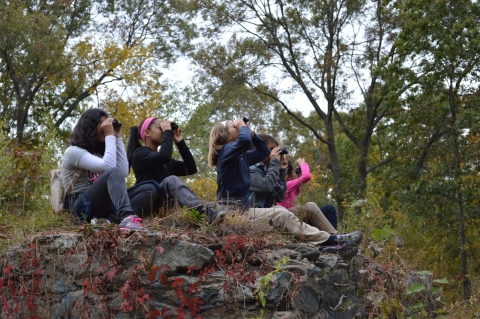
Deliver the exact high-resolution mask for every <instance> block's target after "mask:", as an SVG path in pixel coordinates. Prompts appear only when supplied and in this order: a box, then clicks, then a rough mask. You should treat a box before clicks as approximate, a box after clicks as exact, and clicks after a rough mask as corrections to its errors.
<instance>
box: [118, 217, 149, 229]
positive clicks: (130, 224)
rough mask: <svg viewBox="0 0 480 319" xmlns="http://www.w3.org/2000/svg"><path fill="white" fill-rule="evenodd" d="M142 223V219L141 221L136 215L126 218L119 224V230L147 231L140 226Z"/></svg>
mask: <svg viewBox="0 0 480 319" xmlns="http://www.w3.org/2000/svg"><path fill="white" fill-rule="evenodd" d="M142 222H143V219H141V218H140V217H138V216H137V215H132V216H128V217H127V218H124V219H123V220H122V221H121V222H120V229H121V230H140V231H148V229H146V228H145V227H143V226H142Z"/></svg>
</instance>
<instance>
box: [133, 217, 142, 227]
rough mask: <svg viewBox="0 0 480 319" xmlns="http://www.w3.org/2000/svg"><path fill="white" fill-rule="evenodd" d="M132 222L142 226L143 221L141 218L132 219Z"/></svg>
mask: <svg viewBox="0 0 480 319" xmlns="http://www.w3.org/2000/svg"><path fill="white" fill-rule="evenodd" d="M130 221H131V222H132V223H134V224H135V225H137V226H142V222H143V219H141V218H140V217H130Z"/></svg>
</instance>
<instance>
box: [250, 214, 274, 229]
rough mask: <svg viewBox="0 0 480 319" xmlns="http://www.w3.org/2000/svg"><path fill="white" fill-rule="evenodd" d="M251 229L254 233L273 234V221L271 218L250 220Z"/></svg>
mask: <svg viewBox="0 0 480 319" xmlns="http://www.w3.org/2000/svg"><path fill="white" fill-rule="evenodd" d="M248 224H249V226H248V227H249V228H250V229H251V230H253V231H260V232H271V231H272V230H273V221H272V220H271V219H269V218H263V217H260V218H257V219H255V220H249V222H248Z"/></svg>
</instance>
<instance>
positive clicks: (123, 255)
mask: <svg viewBox="0 0 480 319" xmlns="http://www.w3.org/2000/svg"><path fill="white" fill-rule="evenodd" d="M197 237H198V236H196V234H195V233H193V232H190V233H186V234H165V233H160V232H157V233H135V234H130V235H129V236H125V235H124V234H121V233H119V232H118V229H105V228H100V227H99V228H92V227H91V226H88V227H87V226H85V227H83V228H82V230H81V233H59V234H46V235H37V236H35V237H33V238H31V239H29V240H28V242H26V243H25V244H23V245H21V246H15V247H11V248H10V249H9V250H8V251H7V252H6V253H5V254H4V256H3V260H2V270H3V271H2V277H1V279H0V281H1V282H0V283H1V285H0V287H1V289H2V290H1V291H0V298H1V304H0V314H1V318H195V317H200V316H201V317H202V318H222V319H223V318H260V317H261V316H263V318H290V319H293V318H349V319H350V318H353V317H355V315H357V316H361V313H362V309H363V307H362V300H363V298H362V296H361V287H360V286H361V280H360V274H359V270H360V268H361V267H362V264H363V257H362V256H356V257H354V258H353V259H352V260H349V261H345V260H343V259H342V258H340V257H339V256H336V255H324V254H322V255H321V254H320V253H319V252H318V250H317V249H315V248H314V247H310V246H308V245H305V244H300V243H290V244H288V245H284V243H283V242H281V241H278V240H276V239H274V238H270V237H269V236H266V235H262V234H259V235H254V236H253V235H252V236H243V237H242V236H237V235H234V234H231V235H228V236H225V237H224V238H220V239H218V240H212V238H207V237H206V236H203V237H202V238H203V240H199V239H198V238H197ZM200 237H201V236H200ZM212 237H215V236H212ZM202 238H200V239H202Z"/></svg>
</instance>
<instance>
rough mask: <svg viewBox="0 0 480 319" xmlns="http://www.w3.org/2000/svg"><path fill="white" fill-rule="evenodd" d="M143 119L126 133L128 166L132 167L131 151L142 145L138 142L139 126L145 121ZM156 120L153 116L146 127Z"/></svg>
mask: <svg viewBox="0 0 480 319" xmlns="http://www.w3.org/2000/svg"><path fill="white" fill-rule="evenodd" d="M145 120H147V119H144V120H143V121H142V122H141V123H140V125H139V126H132V127H131V128H130V133H129V135H128V143H127V159H128V167H129V168H130V167H132V157H133V153H134V152H135V150H136V149H137V148H139V147H142V144H140V127H142V124H143V122H145ZM156 120H158V117H156V118H154V119H153V120H152V122H150V125H149V126H148V127H147V129H150V127H151V126H152V124H153V122H155V121H156Z"/></svg>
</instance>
